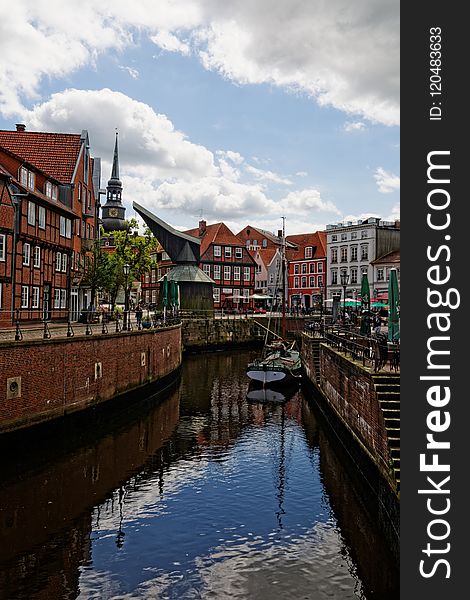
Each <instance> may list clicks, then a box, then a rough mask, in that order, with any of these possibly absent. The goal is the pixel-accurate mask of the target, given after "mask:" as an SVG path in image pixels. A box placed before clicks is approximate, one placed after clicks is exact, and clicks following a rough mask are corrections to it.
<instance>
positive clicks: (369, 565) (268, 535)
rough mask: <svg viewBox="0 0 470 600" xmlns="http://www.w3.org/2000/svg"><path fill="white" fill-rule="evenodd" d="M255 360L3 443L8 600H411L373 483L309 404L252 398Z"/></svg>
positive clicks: (217, 358)
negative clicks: (248, 370)
mask: <svg viewBox="0 0 470 600" xmlns="http://www.w3.org/2000/svg"><path fill="white" fill-rule="evenodd" d="M252 357H253V352H247V351H241V352H236V353H217V354H208V355H202V356H190V357H187V358H186V360H185V364H184V367H183V374H182V380H181V383H180V384H178V385H176V386H174V387H173V388H172V389H169V390H168V391H167V392H166V393H165V395H164V397H163V399H162V400H160V401H156V399H153V400H149V401H144V402H139V403H138V406H134V408H132V409H131V408H129V407H128V406H127V407H122V406H120V407H119V408H116V409H115V410H113V411H109V410H107V411H105V412H102V413H100V414H98V415H93V419H92V420H93V424H92V425H91V424H90V423H89V420H90V417H89V416H88V417H87V419H88V421H87V420H84V419H80V421H79V422H78V423H75V424H74V425H73V426H70V425H68V426H67V427H63V428H60V429H59V430H58V431H56V430H54V431H53V432H50V435H49V434H48V432H47V430H46V432H45V433H42V434H41V439H31V440H29V439H28V440H27V442H26V443H24V442H22V443H21V444H20V445H19V446H18V447H15V445H14V444H13V443H11V444H9V445H8V447H4V446H5V445H3V446H2V447H1V448H0V452H1V456H2V464H1V466H0V598H1V599H2V600H3V599H8V600H10V599H14V598H22V599H23V598H24V599H28V600H30V599H31V600H33V599H47V600H50V599H62V598H67V599H72V598H80V599H100V600H101V599H108V598H115V599H118V598H122V599H124V598H149V599H153V598H162V599H166V598H171V599H179V598H182V599H186V598H188V599H190V598H191V599H192V598H204V599H206V598H207V599H208V598H216V599H219V598H220V599H226V598H227V599H228V598H234V599H237V598H239V599H264V598H266V599H284V598H293V599H303V598H309V599H310V598H311V599H314V600H322V599H324V598H325V599H326V598H329V599H331V598H333V599H338V600H343V599H347V598H366V599H368V600H369V599H372V598H380V599H382V598H383V599H392V598H398V571H397V567H396V564H395V561H394V560H393V558H392V556H391V554H390V552H389V551H388V548H387V544H386V543H385V541H384V539H383V537H382V536H381V535H380V533H379V532H378V530H377V528H376V526H375V525H376V524H375V519H374V514H373V511H369V509H368V505H367V502H364V499H363V498H362V496H360V495H359V494H358V492H357V490H358V489H359V487H360V485H359V481H358V475H357V474H356V473H355V472H354V470H353V469H351V466H350V465H349V464H347V463H346V462H345V460H344V457H343V455H342V454H341V452H339V449H338V446H337V442H336V440H334V439H332V436H331V433H329V431H327V430H325V428H324V426H323V425H322V423H321V421H319V420H318V418H317V416H316V412H315V410H314V409H313V408H312V406H311V404H309V403H307V401H306V399H305V398H304V395H303V394H302V392H301V391H295V392H294V393H293V395H292V397H291V398H290V400H289V401H288V402H287V403H286V404H284V405H282V406H281V405H273V404H261V403H259V402H256V401H248V400H247V399H246V392H247V387H248V381H247V379H246V376H245V372H244V370H245V366H246V364H247V362H248V361H249V359H250V358H252ZM44 438H46V439H44ZM47 438H50V439H47Z"/></svg>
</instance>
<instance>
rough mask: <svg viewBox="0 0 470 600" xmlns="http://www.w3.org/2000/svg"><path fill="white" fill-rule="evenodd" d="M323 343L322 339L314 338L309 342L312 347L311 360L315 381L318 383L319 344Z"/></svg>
mask: <svg viewBox="0 0 470 600" xmlns="http://www.w3.org/2000/svg"><path fill="white" fill-rule="evenodd" d="M323 341H324V339H323V338H314V339H312V340H310V343H311V347H312V360H313V366H314V368H315V381H316V383H318V384H319V383H320V344H321V343H322V342H323Z"/></svg>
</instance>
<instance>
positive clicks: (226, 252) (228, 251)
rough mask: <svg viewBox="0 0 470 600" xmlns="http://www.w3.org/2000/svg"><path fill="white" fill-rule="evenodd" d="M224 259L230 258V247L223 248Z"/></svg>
mask: <svg viewBox="0 0 470 600" xmlns="http://www.w3.org/2000/svg"><path fill="white" fill-rule="evenodd" d="M224 254H225V258H232V248H231V247H230V246H225V252H224Z"/></svg>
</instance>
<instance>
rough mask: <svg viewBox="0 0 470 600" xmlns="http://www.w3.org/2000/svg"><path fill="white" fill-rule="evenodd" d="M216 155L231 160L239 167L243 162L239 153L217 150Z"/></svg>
mask: <svg viewBox="0 0 470 600" xmlns="http://www.w3.org/2000/svg"><path fill="white" fill-rule="evenodd" d="M216 154H217V155H218V156H222V157H223V158H226V159H228V160H231V161H232V162H233V163H235V164H236V165H241V164H242V162H244V160H245V159H244V158H243V156H242V155H241V154H240V153H239V152H233V150H217V152H216Z"/></svg>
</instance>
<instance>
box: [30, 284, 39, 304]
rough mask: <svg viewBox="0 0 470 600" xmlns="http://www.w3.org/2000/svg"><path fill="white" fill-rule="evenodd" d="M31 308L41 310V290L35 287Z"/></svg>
mask: <svg viewBox="0 0 470 600" xmlns="http://www.w3.org/2000/svg"><path fill="white" fill-rule="evenodd" d="M31 308H39V288H38V287H36V286H35V287H33V295H32V297H31Z"/></svg>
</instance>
